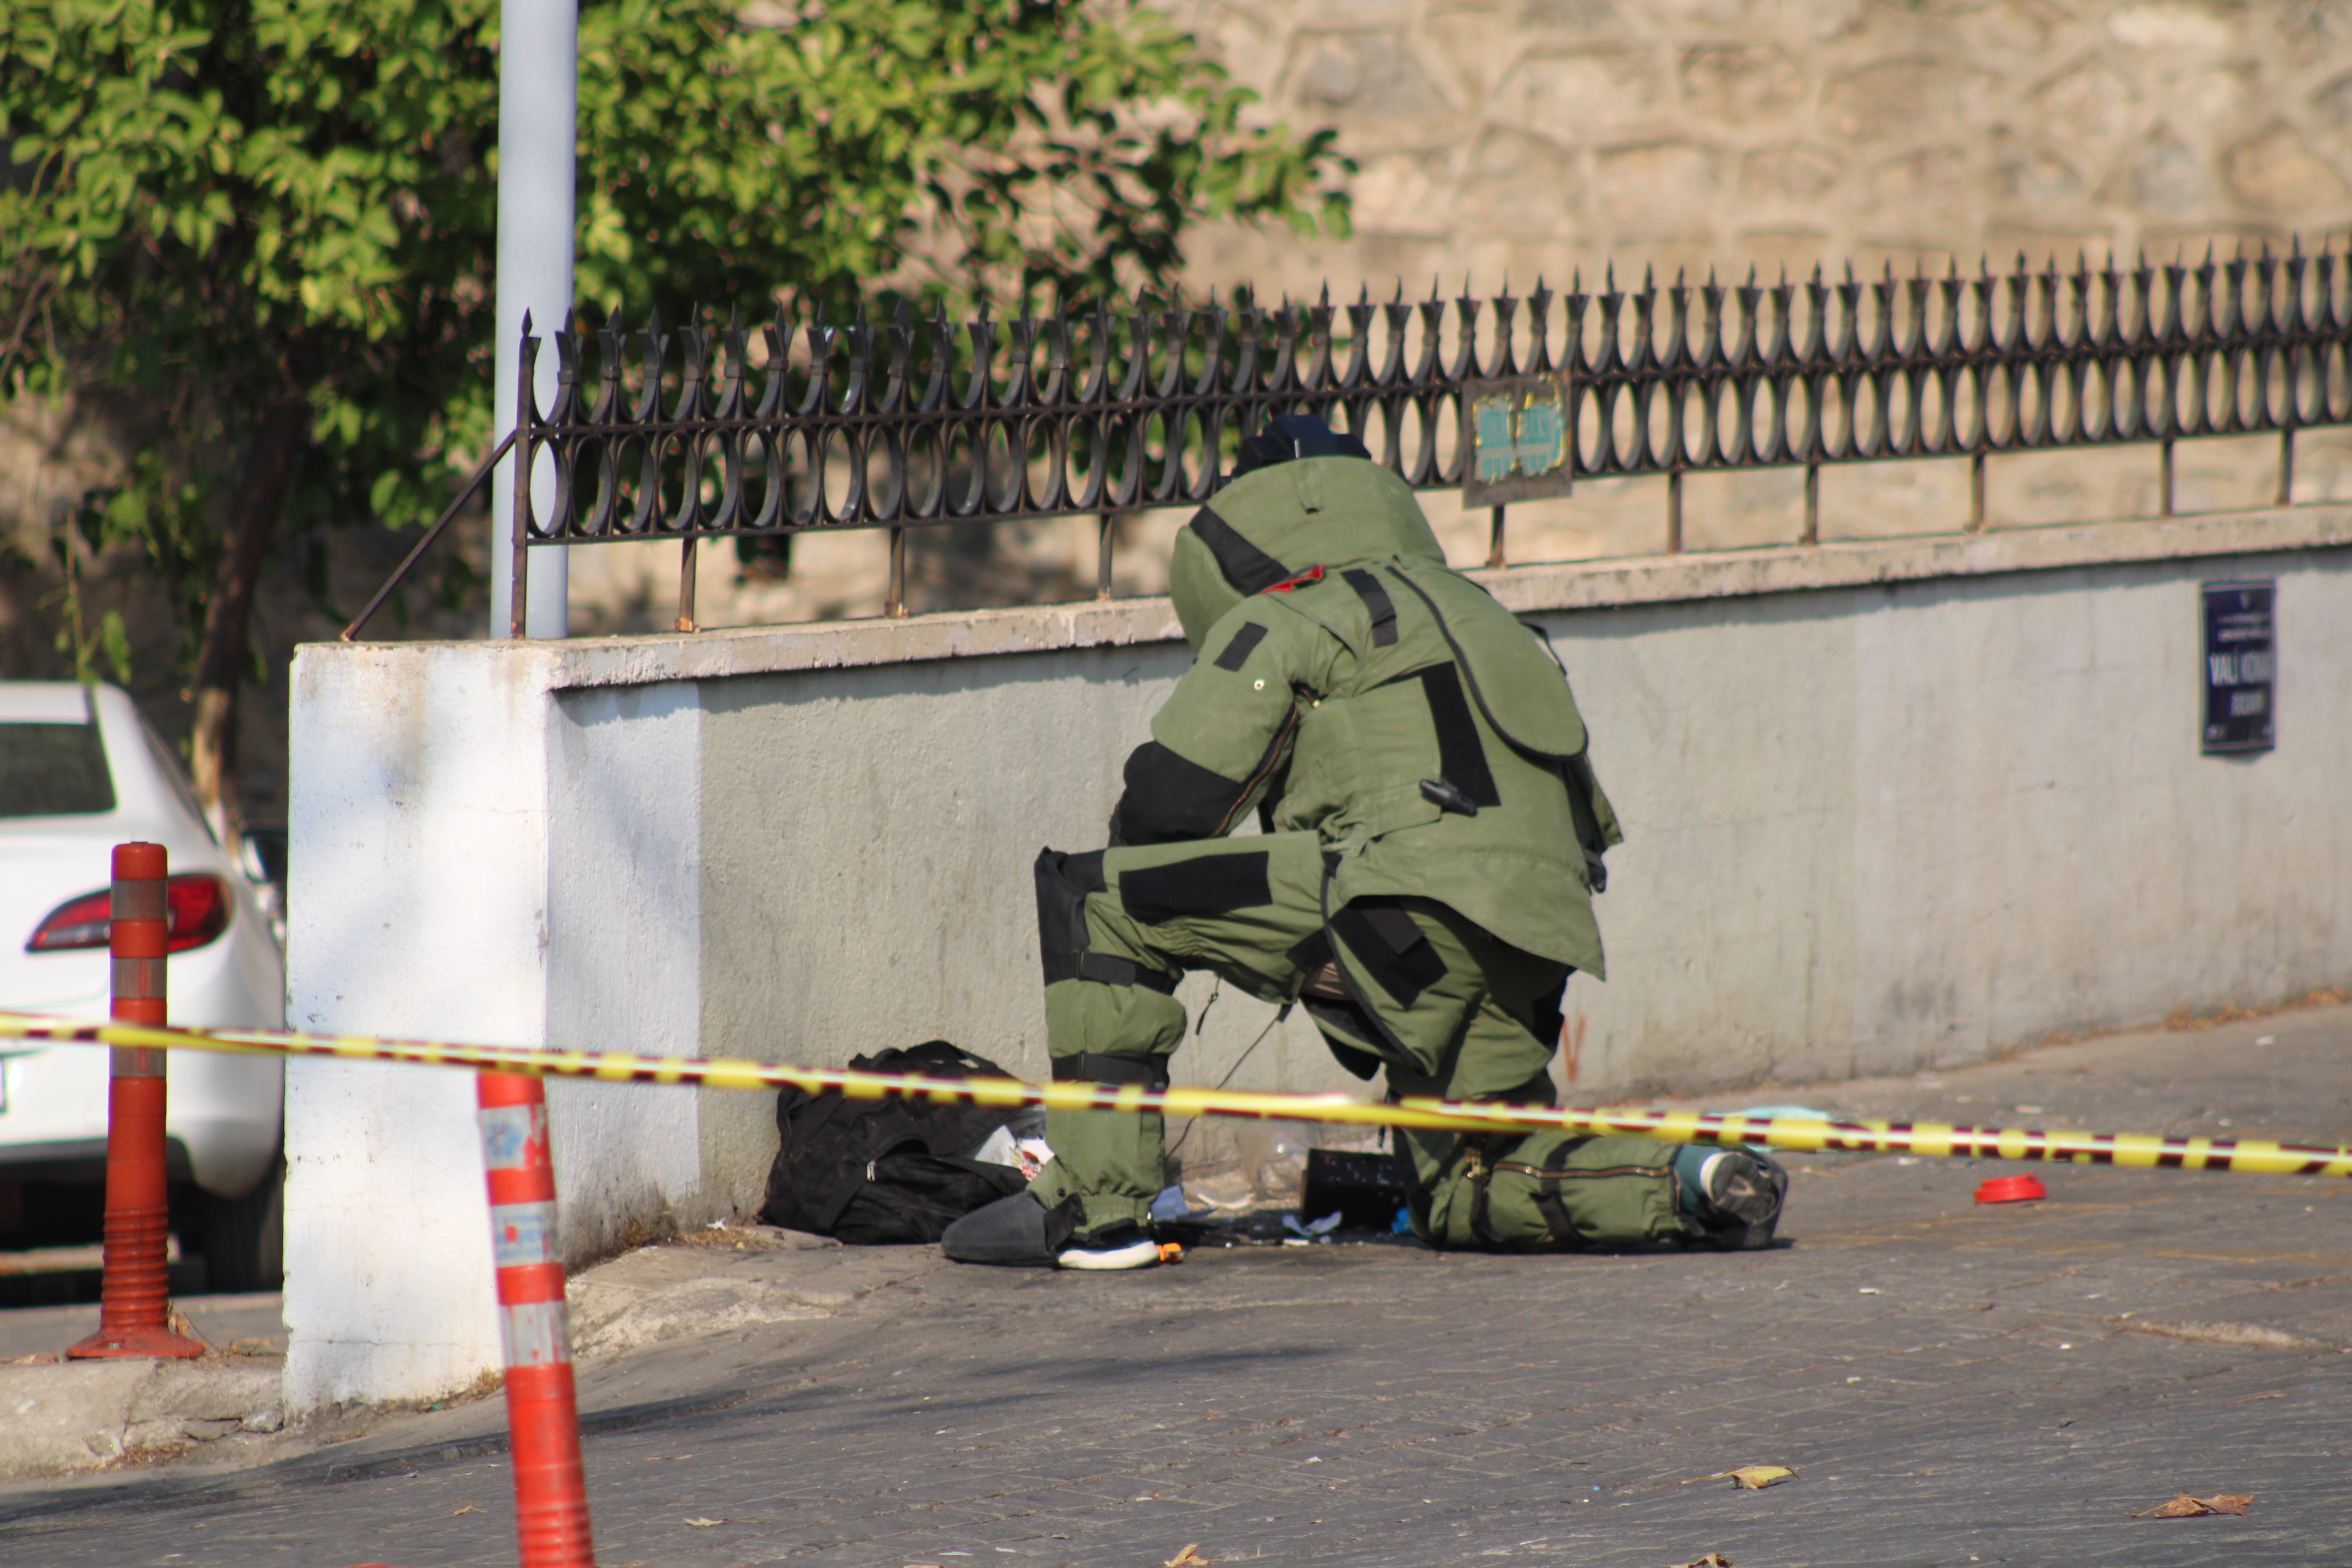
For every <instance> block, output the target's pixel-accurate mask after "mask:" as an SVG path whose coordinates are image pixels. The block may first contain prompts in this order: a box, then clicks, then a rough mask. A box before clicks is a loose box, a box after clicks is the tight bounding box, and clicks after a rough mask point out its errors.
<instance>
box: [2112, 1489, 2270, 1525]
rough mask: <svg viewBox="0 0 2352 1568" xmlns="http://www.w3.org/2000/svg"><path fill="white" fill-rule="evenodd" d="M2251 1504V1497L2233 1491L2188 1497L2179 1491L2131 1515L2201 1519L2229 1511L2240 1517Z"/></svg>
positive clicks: (2153, 1517)
mask: <svg viewBox="0 0 2352 1568" xmlns="http://www.w3.org/2000/svg"><path fill="white" fill-rule="evenodd" d="M2253 1506H2254V1500H2253V1499H2252V1497H2251V1496H2239V1495H2238V1494H2236V1493H2233V1492H2221V1493H2219V1494H2217V1495H2215V1496H2213V1497H2190V1496H2189V1494H2188V1493H2187V1492H2181V1493H2179V1495H2177V1496H2176V1497H2174V1498H2173V1500H2171V1501H2170V1502H2160V1503H2158V1504H2157V1505H2156V1506H2155V1507H2154V1508H2151V1509H2147V1510H2143V1511H2141V1512H2139V1513H2136V1514H2134V1515H2132V1517H2133V1518H2134V1519H2202V1518H2203V1517H2205V1516H2206V1515H2207V1514H2214V1513H2231V1514H2236V1515H2237V1516H2238V1517H2239V1518H2241V1519H2242V1518H2244V1517H2245V1513H2246V1510H2248V1509H2250V1508H2252V1507H2253Z"/></svg>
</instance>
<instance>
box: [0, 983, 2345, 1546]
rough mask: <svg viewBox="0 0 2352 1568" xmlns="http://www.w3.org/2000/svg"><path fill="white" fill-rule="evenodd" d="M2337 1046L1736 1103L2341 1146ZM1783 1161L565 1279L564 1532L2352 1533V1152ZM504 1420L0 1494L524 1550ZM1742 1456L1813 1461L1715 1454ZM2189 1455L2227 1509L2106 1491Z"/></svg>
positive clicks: (1224, 1538) (2282, 1028)
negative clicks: (1639, 1229) (1772, 1214)
mask: <svg viewBox="0 0 2352 1568" xmlns="http://www.w3.org/2000/svg"><path fill="white" fill-rule="evenodd" d="M2258 1039H2267V1040H2269V1041H2271V1042H2272V1043H2270V1044H2265V1045H2258V1044H2256V1043H2255V1042H2256V1041H2257V1040H2258ZM2347 1064H2352V1009H2345V1008H2336V1009H2325V1010H2313V1011H2305V1012H2297V1013H2287V1014H2282V1015H2278V1016H2273V1017H2269V1018H2263V1019H2256V1020H2252V1021H2247V1022H2242V1023H2236V1024H2231V1025H2227V1026H2218V1027H2214V1028H2210V1029H2205V1030H2200V1031H2194V1032H2182V1033H2161V1032H2159V1033H2154V1034H2147V1035H2137V1036H2128V1037H2111V1038H2106V1039H2101V1040H2094V1041H2088V1042H2083V1043H2079V1044H2074V1045H2065V1046H2058V1047H2048V1048H2044V1049H2042V1050H2040V1051H2036V1052H2032V1053H2028V1054H2026V1055H2024V1056H2021V1057H2019V1058H2014V1059H2012V1060H2010V1061H2007V1062H2003V1063H1997V1064H1992V1065H1990V1066H1985V1067H1979V1068H1967V1069H1955V1070H1951V1071H1948V1072H1943V1073H1937V1074H1929V1075H1924V1076H1922V1077H1920V1078H1916V1079H1897V1080H1879V1081H1868V1082H1855V1083H1846V1084H1838V1085H1832V1086H1811V1087H1806V1088H1802V1089H1780V1088H1775V1089H1769V1090H1765V1091H1757V1092H1751V1093H1750V1094H1748V1095H1744V1096H1735V1097H1730V1098H1728V1099H1726V1100H1723V1103H1724V1104H1725V1105H1726V1106H1727V1107H1736V1106H1737V1105H1739V1104H1750V1103H1761V1102H1765V1101H1774V1102H1778V1101H1781V1100H1792V1099H1793V1100H1804V1101H1805V1102H1807V1103H1811V1104H1815V1105H1820V1106H1822V1107H1823V1108H1824V1109H1829V1110H1842V1111H1853V1112H1883V1111H1888V1110H1895V1109H1898V1108H1900V1109H1903V1110H1907V1111H1909V1112H1910V1113H1912V1114H1915V1115H1916V1116H1918V1117H1921V1118H1930V1117H1957V1118H1958V1119H1961V1120H1968V1121H1979V1122H2020V1121H2022V1122H2030V1123H2033V1124H2039V1125H2045V1126H2054V1125H2069V1124H2071V1125H2080V1126H2090V1127H2097V1128H2102V1129H2105V1130H2118V1129H2120V1130H2128V1131H2190V1130H2201V1131H2215V1132H2232V1133H2236V1134H2240V1135H2256V1136H2276V1137H2291V1138H2307V1139H2314V1140H2320V1141H2326V1142H2338V1141H2352V1107H2347V1095H2346V1085H2347V1074H2346V1068H2347ZM2020 1105H2026V1106H2032V1107H2035V1108H2037V1109H2035V1110H2032V1111H2029V1112H2024V1113H2021V1112H2019V1111H2018V1110H2017V1109H2016V1108H2017V1107H2018V1106H2020ZM1793 1164H1794V1165H1795V1166H1796V1167H1797V1170H1798V1174H1797V1180H1796V1185H1795V1189H1794V1193H1793V1195H1792V1199H1791V1203H1790V1214H1789V1216H1788V1219H1787V1222H1786V1225H1785V1226H1784V1235H1785V1236H1787V1237H1790V1239H1791V1242H1792V1245H1789V1246H1785V1247H1781V1248H1780V1249H1777V1250H1775V1251H1773V1252H1771V1253H1769V1254H1749V1255H1742V1256H1723V1255H1717V1254H1704V1253H1688V1254H1685V1253H1681V1252H1675V1251H1659V1252H1654V1253H1644V1254H1639V1255H1633V1256H1614V1257H1594V1256H1586V1257H1570V1258H1488V1257H1480V1256H1457V1255H1439V1254H1432V1253H1427V1252H1423V1251H1419V1250H1415V1249H1411V1248H1407V1247H1369V1246H1368V1247H1283V1248H1265V1249H1246V1250H1234V1251H1220V1252H1195V1253H1194V1254H1193V1256H1192V1258H1190V1259H1188V1260H1187V1261H1186V1262H1185V1263H1184V1264H1183V1265H1181V1267H1178V1268H1165V1269H1160V1270H1156V1271H1152V1272H1150V1273H1147V1274H1140V1275H1118V1276H1088V1275H1056V1274H1051V1273H1039V1272H1020V1271H997V1270H984V1269H971V1268H954V1267H952V1266H949V1265H944V1264H941V1263H940V1262H939V1261H938V1259H937V1255H936V1253H935V1252H934V1251H932V1250H931V1249H926V1248H891V1249H860V1250H855V1251H852V1250H845V1249H832V1250H829V1251H828V1250H816V1249H807V1250H787V1251H776V1252H741V1253H737V1252H726V1251H716V1250H709V1249H695V1248H679V1247H671V1248H656V1249H649V1250H648V1251H646V1252H644V1253H640V1254H635V1255H632V1256H631V1257H630V1258H624V1259H621V1260H619V1261H618V1262H616V1263H614V1264H613V1265H608V1266H607V1267H606V1268H605V1269H604V1270H599V1271H598V1272H597V1274H596V1275H595V1276H592V1277H591V1279H589V1280H588V1281H586V1282H585V1284H584V1286H583V1291H584V1294H583V1298H582V1300H583V1320H584V1321H585V1326H586V1332H585V1334H584V1336H583V1337H585V1338H586V1339H588V1340H589V1341H590V1342H592V1343H593V1342H602V1343H604V1344H606V1345H607V1346H610V1347H613V1348H610V1349H608V1350H607V1351H605V1352H604V1353H602V1354H601V1355H598V1356H595V1357H592V1358H591V1359H590V1360H589V1361H588V1362H586V1363H584V1365H585V1368H586V1371H585V1374H584V1375H585V1386H586V1388H587V1390H588V1395H587V1397H588V1402H589V1404H590V1405H591V1406H592V1407H593V1408H597V1409H601V1410H604V1411H606V1412H608V1413H610V1412H613V1411H614V1410H616V1409H617V1410H622V1411H624V1412H626V1411H628V1410H631V1409H634V1410H635V1413H636V1415H637V1417H638V1418H640V1419H641V1420H642V1422H643V1424H640V1425H635V1426H625V1428H624V1429H620V1430H611V1431H606V1432H603V1433H601V1434H598V1435H594V1436H591V1437H590V1438H589V1439H588V1443H587V1453H588V1468H589V1479H590V1487H591V1498H592V1506H593V1511H594V1515H595V1522H596V1535H597V1542H598V1558H599V1561H600V1562H601V1563H604V1564H605V1565H606V1568H629V1565H635V1568H654V1565H656V1564H659V1565H664V1568H667V1565H668V1564H673V1563H675V1564H683V1565H691V1568H703V1565H709V1568H727V1565H732V1564H753V1563H793V1564H805V1565H809V1568H877V1565H879V1568H899V1565H902V1564H911V1563H925V1564H935V1565H938V1568H978V1565H982V1564H985V1563H992V1562H1003V1563H1012V1564H1025V1563H1034V1564H1039V1565H1041V1568H1054V1565H1060V1564H1070V1565H1082V1568H1144V1565H1146V1564H1159V1563H1166V1562H1167V1561H1168V1560H1169V1559H1171V1558H1173V1557H1175V1556H1176V1555H1177V1554H1178V1552H1179V1549H1180V1548H1181V1547H1183V1546H1184V1545H1185V1544H1186V1543H1188V1542H1198V1543H1199V1552H1200V1555H1201V1556H1202V1557H1205V1558H1207V1559H1209V1560H1211V1561H1213V1562H1216V1563H1236V1562H1249V1563H1255V1562H1265V1563H1286V1564H1287V1563H1301V1564H1306V1563H1312V1564H1433V1565H1435V1564H1477V1565H1480V1568H1484V1565H1485V1564H1488V1563H1494V1564H1500V1565H1506V1568H1507V1565H1510V1564H1530V1565H1532V1564H1545V1563H1561V1564H1571V1565H1575V1568H1585V1565H1591V1568H1671V1565H1674V1564H1681V1563H1690V1562H1691V1561H1693V1560H1694V1559H1697V1558H1700V1557H1702V1556H1703V1555H1704V1554H1706V1553H1707V1552H1721V1553H1722V1554H1723V1555H1724V1556H1726V1557H1727V1558H1729V1559H1730V1560H1731V1561H1732V1562H1733V1563H1737V1564H1738V1568H1801V1565H1818V1568H1827V1565H1831V1564H1839V1565H1844V1564H1854V1565H1860V1564H1869V1565H1870V1568H1912V1565H1918V1568H1928V1565H1934V1568H1957V1565H1959V1564H1966V1563H2015V1564H2036V1565H2049V1564H2068V1565H2076V1564H2080V1565H2090V1564H2116V1565H2117V1568H2173V1565H2187V1564H2203V1563H2216V1564H2220V1563H2227V1564H2231V1565H2240V1564H2272V1563H2279V1564H2286V1563H2294V1564H2341V1563H2352V1506H2347V1502H2346V1500H2345V1499H2346V1487H2345V1483H2346V1470H2347V1464H2346V1461H2347V1456H2352V1358H2347V1356H2346V1355H2345V1354H2344V1353H2342V1352H2341V1350H2340V1348H2339V1347H2342V1346H2345V1345H2347V1344H2352V1183H2346V1182H2342V1181H2334V1182H2330V1181H2323V1180H2319V1179H2314V1178H2266V1177H2249V1176H2232V1175H2221V1174H2215V1175H2203V1176H2200V1175H2195V1174H2189V1173H2176V1172H2118V1171H2111V1170H2105V1169H2100V1168H2095V1167H2057V1168H2051V1169H2042V1170H2041V1173H2042V1175H2043V1177H2044V1179H2045V1180H2046V1181H2047V1183H2048V1184H2049V1188H2050V1197H2049V1200H2048V1201H2047V1202H2045V1203H2042V1204H2039V1205H2005V1206H2000V1207H1989V1206H1979V1205H1974V1204H1973V1203H1972V1202H1971V1201H1970V1193H1971V1189H1972V1187H1973V1186H1974V1184H1975V1183H1977V1182H1978V1181H1979V1180H1981V1179H1983V1178H1984V1177H1986V1176H1988V1175H1991V1174H2001V1173H2013V1172H2016V1171H2019V1170H2021V1169H2025V1168H2026V1167H2021V1166H2004V1165H1997V1164H1990V1163H1987V1164H1968V1163H1956V1162H1934V1161H1925V1162H1910V1163H1906V1162H1904V1161H1899V1160H1896V1159H1893V1158H1852V1157H1847V1158H1831V1159H1825V1158H1819V1157H1815V1158H1804V1157H1799V1158H1797V1159H1796V1160H1795V1161H1794V1162H1793ZM2036 1169H2040V1168H2038V1167H2037V1168H2036ZM665 1303H667V1306H665V1305H664V1304H665ZM680 1303H685V1304H686V1309H685V1310H679V1304H680ZM714 1321H716V1322H724V1323H725V1324H726V1325H727V1326H726V1327H725V1328H724V1329H723V1330H721V1331H719V1332H717V1333H710V1334H705V1335H703V1336H702V1337H699V1338H694V1337H679V1335H680V1333H681V1331H684V1330H689V1329H692V1328H694V1327H695V1326H697V1324H698V1323H700V1324H704V1325H707V1324H708V1323H709V1322H714ZM599 1335H601V1336H602V1339H601V1340H599V1339H598V1336H599ZM663 1401H668V1402H671V1403H670V1404H669V1405H668V1407H667V1408H668V1410H669V1412H670V1413H669V1414H667V1415H666V1416H665V1415H661V1412H660V1410H659V1409H657V1408H656V1406H658V1405H660V1404H661V1402H663ZM496 1416H497V1406H496V1405H495V1403H494V1402H493V1403H490V1404H486V1405H476V1406H471V1407H467V1408H466V1409H463V1410H457V1411H450V1412H445V1413H442V1414H441V1415H436V1416H431V1417H407V1418H404V1420H402V1421H394V1422H390V1423H384V1422H378V1423H375V1424H374V1425H373V1429H372V1430H371V1432H370V1434H369V1435H368V1436H361V1437H357V1438H355V1439H354V1440H352V1441H351V1442H345V1443H338V1444H331V1445H329V1446H327V1447H321V1448H319V1449H318V1450H317V1451H315V1452H312V1453H308V1454H304V1455H300V1456H298V1457H296V1458H288V1459H284V1460H281V1461H279V1462H277V1463H275V1464H271V1465H268V1466H266V1467H263V1468H255V1469H247V1470H243V1471H238V1472H235V1473H228V1474H220V1473H213V1474H192V1473H189V1472H186V1471H184V1470H183V1471H173V1470H156V1471H150V1472H144V1473H137V1474H131V1475H115V1476H111V1477H109V1478H106V1479H103V1480H101V1481H98V1482H85V1483H79V1484H77V1485H73V1486H61V1485H52V1486H49V1487H47V1488H43V1487H38V1486H36V1487H17V1488H12V1489H6V1490H5V1491H0V1562H5V1563H7V1564H9V1565H10V1568H20V1565H21V1568H47V1565H51V1564H54V1565H58V1568H68V1565H81V1564H90V1565H99V1564H104V1565H106V1568H128V1565H133V1564H161V1563H178V1564H192V1565H203V1564H221V1565H224V1568H226V1565H235V1568H254V1565H262V1564H278V1563H285V1564H301V1565H304V1568H310V1565H318V1568H341V1565H344V1564H351V1563H392V1564H397V1565H400V1568H453V1565H457V1564H497V1563H511V1562H513V1560H514V1559H513V1546H512V1540H513V1537H512V1533H511V1523H510V1517H511V1516H510V1509H509V1499H510V1491H509V1476H508V1472H507V1468H506V1466H505V1464H504V1462H503V1460H502V1459H500V1458H498V1457H497V1456H496V1455H495V1454H484V1453H481V1452H479V1451H478V1445H477V1444H476V1443H475V1441H474V1439H478V1438H480V1437H482V1436H484V1435H485V1434H488V1433H489V1432H491V1431H493V1430H494V1428H495V1425H496ZM353 1419H354V1420H355V1421H356V1419H357V1418H356V1417H354V1418H353ZM360 1425H367V1424H366V1423H360ZM356 1429H357V1427H356V1426H355V1427H354V1430H356ZM468 1435H470V1436H468ZM1748 1464H1776V1465H1786V1466H1791V1467H1794V1468H1796V1469H1797V1471H1798V1476H1797V1479H1794V1480H1792V1481H1790V1482H1787V1483H1785V1484H1783V1485H1780V1486H1776V1487H1773V1488H1771V1489H1768V1490H1764V1491H1757V1492H1743V1491H1739V1490H1737V1489H1734V1488H1733V1486H1732V1485H1731V1483H1730V1482H1729V1481H1727V1480H1725V1479H1710V1478H1717V1477H1719V1476H1720V1473H1721V1472H1724V1471H1727V1470H1729V1469H1731V1468H1734V1467H1737V1466H1741V1465H1748ZM2181 1489H2188V1490H2189V1491H2192V1492H2194V1493H2197V1494H2198V1495H2200V1496H2206V1495H2210V1494H2213V1493H2217V1492H2233V1493H2251V1494H2252V1495H2253V1497H2254V1499H2255V1501H2254V1503H2253V1506H2252V1511H2251V1512H2250V1513H2249V1514H2248V1516H2247V1517H2245V1518H2242V1519H2240V1518H2232V1517H2226V1516H2225V1517H2218V1518H2204V1519H2187V1520H2171V1521H2158V1520H2135V1519H2132V1518H2130V1517H2129V1515H2131V1514H2132V1513H2133V1512H2135V1511H2137V1510H2145V1509H2148V1508H2152V1507H2154V1506H2155V1505H2157V1504H2158V1503H2160V1502H2162V1501H2164V1500H2166V1499H2168V1498H2170V1497H2171V1496H2172V1495H2173V1494H2174V1493H2175V1492H2176V1491H2179V1490H2181ZM709 1521H717V1522H715V1523H714V1522H709Z"/></svg>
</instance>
